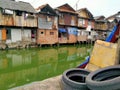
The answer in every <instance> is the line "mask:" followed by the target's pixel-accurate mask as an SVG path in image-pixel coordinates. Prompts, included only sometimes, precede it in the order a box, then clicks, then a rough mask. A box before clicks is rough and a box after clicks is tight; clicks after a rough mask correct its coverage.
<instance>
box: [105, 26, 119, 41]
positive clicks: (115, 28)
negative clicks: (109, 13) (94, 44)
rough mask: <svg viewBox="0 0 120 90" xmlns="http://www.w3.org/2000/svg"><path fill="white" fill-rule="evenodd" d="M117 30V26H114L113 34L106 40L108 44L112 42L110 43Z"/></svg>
mask: <svg viewBox="0 0 120 90" xmlns="http://www.w3.org/2000/svg"><path fill="white" fill-rule="evenodd" d="M116 30H117V26H114V28H113V30H112V32H111V33H110V34H109V36H108V37H107V38H106V40H105V41H106V42H110V41H111V39H112V37H113V36H114V34H115V32H116Z"/></svg>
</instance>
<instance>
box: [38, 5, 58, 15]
mask: <svg viewBox="0 0 120 90" xmlns="http://www.w3.org/2000/svg"><path fill="white" fill-rule="evenodd" d="M36 10H37V12H38V13H44V14H51V15H57V14H56V12H55V10H54V9H53V8H52V7H51V6H50V5H49V4H44V5H41V6H39V7H38V8H37V9H36Z"/></svg>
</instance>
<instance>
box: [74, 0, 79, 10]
mask: <svg viewBox="0 0 120 90" xmlns="http://www.w3.org/2000/svg"><path fill="white" fill-rule="evenodd" d="M79 1H80V0H78V1H77V2H76V4H75V7H76V11H77V9H78V3H79Z"/></svg>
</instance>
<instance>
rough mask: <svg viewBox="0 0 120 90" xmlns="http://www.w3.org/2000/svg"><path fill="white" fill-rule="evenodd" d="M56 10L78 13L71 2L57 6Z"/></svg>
mask: <svg viewBox="0 0 120 90" xmlns="http://www.w3.org/2000/svg"><path fill="white" fill-rule="evenodd" d="M56 10H58V11H60V12H66V13H72V14H77V13H76V11H75V10H74V9H73V8H72V7H71V6H70V5H69V4H67V3H66V4H64V5H61V6H59V7H57V8H56Z"/></svg>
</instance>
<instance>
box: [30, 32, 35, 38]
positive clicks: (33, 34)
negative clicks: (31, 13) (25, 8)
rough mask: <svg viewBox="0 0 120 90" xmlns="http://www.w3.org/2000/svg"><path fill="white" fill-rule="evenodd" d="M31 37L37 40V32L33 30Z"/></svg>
mask: <svg viewBox="0 0 120 90" xmlns="http://www.w3.org/2000/svg"><path fill="white" fill-rule="evenodd" d="M31 37H32V38H35V37H36V30H31Z"/></svg>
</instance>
